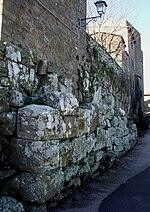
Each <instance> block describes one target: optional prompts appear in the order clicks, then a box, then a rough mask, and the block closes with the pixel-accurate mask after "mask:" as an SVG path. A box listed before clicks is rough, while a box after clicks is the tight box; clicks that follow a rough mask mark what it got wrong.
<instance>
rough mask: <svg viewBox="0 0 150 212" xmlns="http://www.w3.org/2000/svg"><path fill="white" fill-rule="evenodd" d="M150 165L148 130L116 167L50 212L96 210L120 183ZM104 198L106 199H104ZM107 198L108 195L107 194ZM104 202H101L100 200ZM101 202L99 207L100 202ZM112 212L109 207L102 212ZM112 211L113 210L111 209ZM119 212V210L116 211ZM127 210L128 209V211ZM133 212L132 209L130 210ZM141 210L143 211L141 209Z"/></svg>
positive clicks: (149, 137)
mask: <svg viewBox="0 0 150 212" xmlns="http://www.w3.org/2000/svg"><path fill="white" fill-rule="evenodd" d="M149 166H150V130H148V131H146V133H145V135H144V136H143V137H139V138H138V142H137V145H136V146H135V147H134V148H133V149H132V150H130V151H129V152H128V154H127V155H126V156H124V157H123V158H122V159H121V160H120V163H119V165H118V166H117V167H114V168H112V169H110V170H109V171H108V172H107V173H105V174H103V175H102V176H99V177H97V178H95V179H94V180H92V181H91V182H89V183H88V184H87V185H85V186H84V187H82V188H80V189H79V190H78V191H77V192H75V193H74V194H72V195H70V196H69V197H68V198H67V199H65V200H64V201H63V202H62V203H61V204H60V205H58V206H57V207H55V208H53V209H52V208H49V209H48V211H50V212H97V211H103V210H101V209H100V208H101V207H102V206H103V204H104V202H105V201H106V200H107V198H106V197H107V196H108V195H109V194H111V193H112V192H114V191H115V190H116V189H117V188H118V187H119V186H120V185H121V184H123V183H126V182H127V180H128V179H130V178H132V177H134V176H136V175H137V174H139V173H141V172H143V171H146V169H148V167H149ZM105 198H106V199H105ZM108 198H109V196H108ZM104 199H105V200H104ZM103 200H104V202H103V203H102V201H103ZM101 203H102V205H101V207H100V204H101ZM106 211H107V212H112V211H111V210H110V209H109V210H105V211H104V212H106ZM113 212H114V211H113ZM118 212H120V211H118ZM128 212H129V211H128ZM132 212H133V211H132ZM141 212H143V211H141Z"/></svg>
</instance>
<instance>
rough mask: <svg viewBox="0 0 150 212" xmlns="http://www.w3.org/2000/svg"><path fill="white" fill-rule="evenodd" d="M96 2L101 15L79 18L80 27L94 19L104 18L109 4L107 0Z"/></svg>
mask: <svg viewBox="0 0 150 212" xmlns="http://www.w3.org/2000/svg"><path fill="white" fill-rule="evenodd" d="M94 4H95V6H96V9H97V13H98V14H99V15H98V16H94V17H89V18H78V23H77V26H78V28H79V29H80V28H81V27H84V26H86V25H87V24H88V23H90V22H91V21H93V20H95V19H97V18H102V15H104V14H105V11H106V7H107V4H106V2H105V1H96V2H95V3H94ZM87 21H88V22H87Z"/></svg>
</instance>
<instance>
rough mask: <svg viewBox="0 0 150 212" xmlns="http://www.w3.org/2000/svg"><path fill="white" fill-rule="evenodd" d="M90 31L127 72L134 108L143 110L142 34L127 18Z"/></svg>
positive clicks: (106, 22)
mask: <svg viewBox="0 0 150 212" xmlns="http://www.w3.org/2000/svg"><path fill="white" fill-rule="evenodd" d="M87 31H88V33H89V34H90V35H91V36H92V37H94V38H95V39H96V40H97V42H99V43H100V44H101V45H102V46H103V47H104V48H105V49H106V51H107V52H108V53H109V54H110V55H111V56H112V57H113V59H115V60H116V62H117V63H118V65H119V66H120V67H121V68H122V69H123V70H124V72H125V73H127V76H128V79H129V81H130V82H129V84H130V93H131V99H132V103H133V110H134V111H135V112H136V113H137V111H138V110H143V103H144V85H143V83H144V79H143V52H142V49H141V35H140V33H139V32H138V30H137V29H135V27H134V26H133V25H131V24H130V23H129V22H128V21H127V20H119V21H115V20H108V21H105V23H104V24H102V25H101V26H97V27H94V28H92V27H89V28H88V29H87Z"/></svg>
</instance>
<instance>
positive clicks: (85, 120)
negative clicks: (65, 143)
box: [77, 104, 98, 136]
mask: <svg viewBox="0 0 150 212" xmlns="http://www.w3.org/2000/svg"><path fill="white" fill-rule="evenodd" d="M97 123H98V116H97V108H96V107H95V106H94V105H92V104H91V105H89V107H88V106H86V105H85V107H84V106H83V108H79V109H78V117H77V124H78V136H81V135H83V134H85V133H89V132H93V131H94V130H95V129H96V127H97Z"/></svg>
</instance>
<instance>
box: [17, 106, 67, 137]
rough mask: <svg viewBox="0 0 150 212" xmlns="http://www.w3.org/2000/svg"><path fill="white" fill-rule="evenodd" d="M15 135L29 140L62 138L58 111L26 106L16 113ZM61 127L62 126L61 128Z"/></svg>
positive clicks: (43, 107) (44, 107) (46, 107)
mask: <svg viewBox="0 0 150 212" xmlns="http://www.w3.org/2000/svg"><path fill="white" fill-rule="evenodd" d="M17 124H18V127H17V135H18V137H19V138H23V139H29V140H47V141H49V139H56V138H59V137H61V138H63V135H60V131H61V130H60V129H61V126H60V125H61V124H62V119H61V117H60V114H59V111H58V110H56V109H54V108H51V107H49V106H44V105H34V104H33V105H28V106H26V107H23V108H20V109H19V111H18V121H17ZM62 127H63V126H62Z"/></svg>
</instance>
